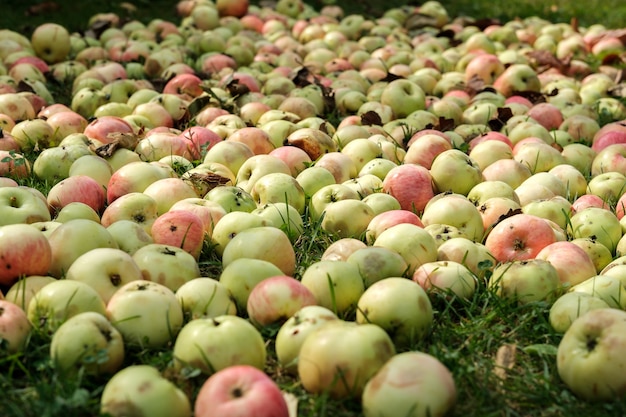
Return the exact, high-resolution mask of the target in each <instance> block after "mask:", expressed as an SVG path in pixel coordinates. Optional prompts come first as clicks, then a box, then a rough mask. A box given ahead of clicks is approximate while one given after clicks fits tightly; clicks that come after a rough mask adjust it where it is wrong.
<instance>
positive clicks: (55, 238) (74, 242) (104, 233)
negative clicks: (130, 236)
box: [48, 219, 118, 278]
mask: <svg viewBox="0 0 626 417" xmlns="http://www.w3.org/2000/svg"><path fill="white" fill-rule="evenodd" d="M48 242H49V243H50V248H51V249H52V263H51V264H50V268H49V271H48V273H49V274H50V275H52V276H53V277H55V278H61V277H63V276H64V274H65V273H66V272H67V270H68V269H69V267H70V265H72V263H73V262H74V261H75V260H76V259H77V258H78V257H79V256H81V255H82V254H84V253H86V252H89V251H90V250H92V249H96V248H114V249H117V247H118V246H117V242H116V241H115V239H113V236H112V235H111V233H109V232H108V230H107V229H106V228H105V227H104V226H102V225H101V224H100V223H97V222H94V221H92V220H87V219H73V220H69V221H67V222H65V223H61V225H60V226H59V227H57V228H56V229H54V231H53V232H52V233H51V234H50V236H48Z"/></svg>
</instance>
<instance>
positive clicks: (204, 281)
mask: <svg viewBox="0 0 626 417" xmlns="http://www.w3.org/2000/svg"><path fill="white" fill-rule="evenodd" d="M176 298H177V299H178V302H179V303H180V305H181V306H182V307H183V313H184V315H185V322H188V321H190V320H195V319H199V318H211V317H217V316H222V315H225V314H228V315H237V305H236V304H235V300H234V299H233V297H232V295H231V294H230V291H229V290H228V288H227V287H226V286H225V285H224V284H223V283H221V282H219V281H218V280H216V279H213V278H208V277H198V278H194V279H192V280H191V281H188V282H186V283H184V284H183V285H181V286H180V287H179V288H178V289H177V290H176Z"/></svg>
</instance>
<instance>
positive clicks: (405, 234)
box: [373, 223, 437, 275]
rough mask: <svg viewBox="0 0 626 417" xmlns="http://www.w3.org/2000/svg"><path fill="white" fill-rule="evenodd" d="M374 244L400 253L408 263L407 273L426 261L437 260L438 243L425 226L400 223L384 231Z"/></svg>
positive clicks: (411, 273)
mask: <svg viewBox="0 0 626 417" xmlns="http://www.w3.org/2000/svg"><path fill="white" fill-rule="evenodd" d="M373 246H378V247H384V248H387V249H391V250H393V251H395V252H397V253H399V254H400V256H402V257H403V258H404V260H405V261H406V263H407V265H408V269H407V274H410V275H413V273H414V272H415V269H417V268H418V267H419V266H420V265H422V264H424V263H426V262H433V261H436V260H437V243H436V242H435V239H434V238H433V237H432V235H431V234H430V233H428V231H426V230H424V228H423V227H420V226H417V225H415V224H411V223H399V224H396V225H394V226H391V227H389V228H387V229H385V230H384V231H382V232H381V233H380V234H379V235H378V236H377V237H376V240H374V244H373Z"/></svg>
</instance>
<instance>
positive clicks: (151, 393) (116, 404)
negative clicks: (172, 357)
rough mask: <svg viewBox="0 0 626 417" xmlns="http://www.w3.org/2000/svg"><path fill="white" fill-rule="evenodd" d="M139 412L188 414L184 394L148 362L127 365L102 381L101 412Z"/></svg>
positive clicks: (158, 416)
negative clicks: (147, 363)
mask: <svg viewBox="0 0 626 417" xmlns="http://www.w3.org/2000/svg"><path fill="white" fill-rule="evenodd" d="M137 412H139V413H142V414H143V415H150V416H153V417H165V416H167V417H188V416H190V415H191V404H190V402H189V398H188V397H187V395H186V394H185V393H184V392H183V391H182V390H181V389H180V388H178V387H177V386H176V385H175V384H174V383H173V382H171V381H170V380H168V379H166V378H165V377H164V376H162V375H161V373H160V372H159V370H158V369H157V368H156V367H154V366H151V365H129V366H127V367H125V368H123V369H122V370H120V371H118V372H117V373H116V374H115V375H113V376H112V377H111V378H110V379H109V380H108V381H107V382H106V384H105V385H104V390H103V391H102V396H101V397H100V413H102V414H110V415H114V416H119V415H125V414H128V413H137Z"/></svg>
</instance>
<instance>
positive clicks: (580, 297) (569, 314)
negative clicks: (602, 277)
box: [549, 291, 610, 333]
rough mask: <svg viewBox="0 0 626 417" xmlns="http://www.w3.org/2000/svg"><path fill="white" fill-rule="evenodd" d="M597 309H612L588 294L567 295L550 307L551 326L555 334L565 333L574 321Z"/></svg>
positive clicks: (600, 299)
mask: <svg viewBox="0 0 626 417" xmlns="http://www.w3.org/2000/svg"><path fill="white" fill-rule="evenodd" d="M597 308H610V306H609V304H608V303H607V302H606V301H604V300H603V299H602V298H600V297H597V296H595V295H592V294H589V293H586V292H579V291H575V292H568V293H565V294H563V295H561V296H560V297H559V298H557V299H556V301H555V302H554V304H552V307H550V315H549V320H550V325H551V326H552V328H553V329H554V331H555V332H558V333H565V332H566V331H567V329H569V327H570V326H571V325H572V323H573V322H574V320H576V319H577V318H578V317H580V316H582V315H583V314H585V313H586V312H588V311H591V310H595V309H597Z"/></svg>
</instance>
